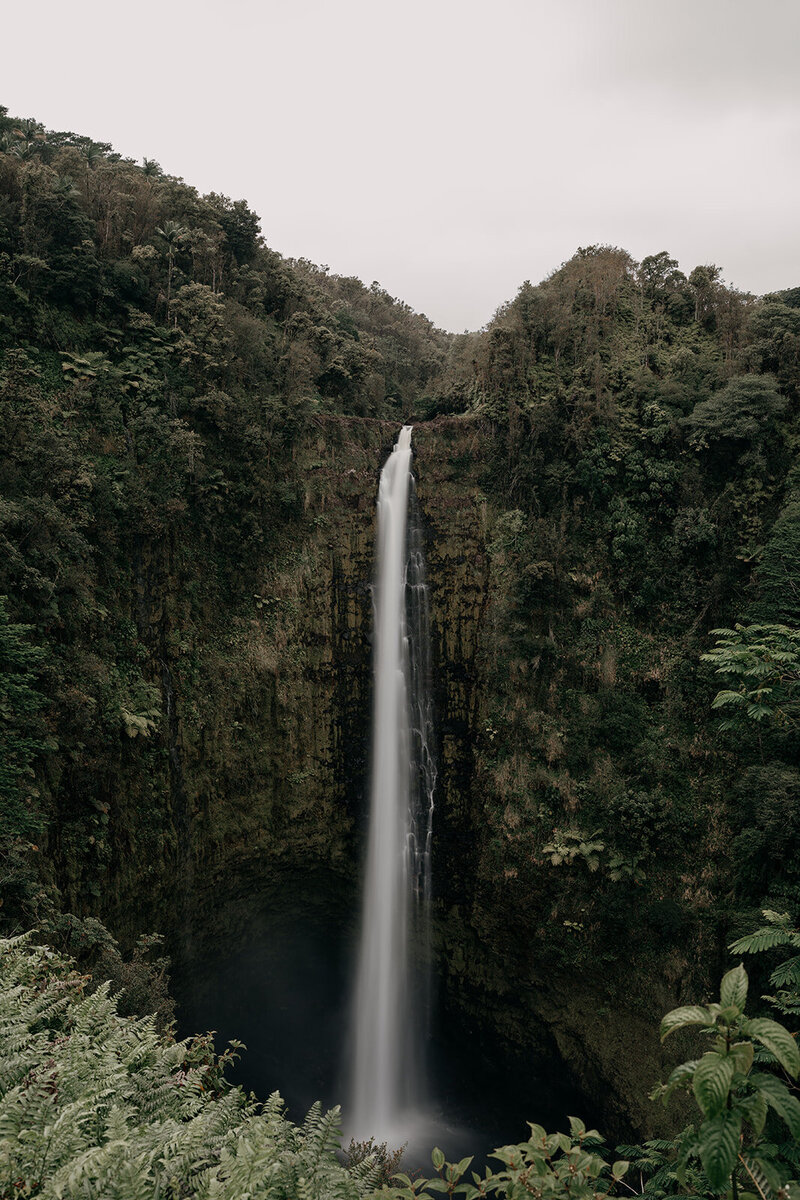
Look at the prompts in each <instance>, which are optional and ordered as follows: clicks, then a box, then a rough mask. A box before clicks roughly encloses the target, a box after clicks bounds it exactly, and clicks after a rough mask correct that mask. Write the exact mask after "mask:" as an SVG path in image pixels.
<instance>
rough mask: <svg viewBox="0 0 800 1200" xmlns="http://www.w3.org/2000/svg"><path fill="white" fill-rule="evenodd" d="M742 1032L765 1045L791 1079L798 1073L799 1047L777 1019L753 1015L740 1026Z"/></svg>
mask: <svg viewBox="0 0 800 1200" xmlns="http://www.w3.org/2000/svg"><path fill="white" fill-rule="evenodd" d="M742 1032H743V1033H746V1034H747V1035H748V1037H754V1038H755V1039H756V1041H757V1042H761V1045H762V1046H766V1048H767V1050H769V1052H770V1054H774V1055H775V1057H776V1058H777V1060H778V1062H779V1063H780V1064H781V1066H782V1067H783V1069H784V1070H785V1071H786V1072H787V1073H788V1074H789V1075H791V1077H792V1079H796V1078H797V1076H798V1075H800V1049H798V1046H797V1042H796V1041H795V1040H794V1038H793V1037H792V1035H791V1034H790V1033H789V1030H788V1029H785V1028H784V1027H783V1025H779V1024H778V1022H777V1021H770V1020H769V1019H768V1018H767V1017H755V1018H754V1019H753V1020H752V1021H748V1022H747V1023H746V1024H745V1025H744V1026H743V1027H742Z"/></svg>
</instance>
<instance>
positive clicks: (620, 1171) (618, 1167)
mask: <svg viewBox="0 0 800 1200" xmlns="http://www.w3.org/2000/svg"><path fill="white" fill-rule="evenodd" d="M630 1165H631V1164H630V1163H629V1162H627V1161H626V1160H625V1159H624V1158H621V1159H620V1160H619V1162H615V1163H614V1165H613V1167H612V1168H611V1177H612V1179H622V1176H623V1175H624V1174H625V1172H626V1171H627V1169H628V1167H629V1166H630Z"/></svg>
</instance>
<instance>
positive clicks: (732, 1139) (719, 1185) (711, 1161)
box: [699, 1112, 742, 1192]
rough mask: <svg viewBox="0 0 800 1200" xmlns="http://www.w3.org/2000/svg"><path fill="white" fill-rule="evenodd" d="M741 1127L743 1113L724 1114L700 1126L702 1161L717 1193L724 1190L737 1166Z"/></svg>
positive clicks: (709, 1180) (711, 1118)
mask: <svg viewBox="0 0 800 1200" xmlns="http://www.w3.org/2000/svg"><path fill="white" fill-rule="evenodd" d="M741 1125H742V1116H741V1113H729V1112H723V1113H720V1114H719V1115H718V1116H716V1117H710V1118H709V1119H708V1120H707V1121H704V1122H703V1124H702V1125H701V1126H700V1137H699V1149H700V1161H701V1163H702V1164H703V1170H704V1171H705V1173H706V1175H707V1176H708V1182H709V1183H710V1184H711V1186H712V1188H713V1189H714V1191H715V1192H721V1191H722V1190H723V1188H724V1187H725V1186H726V1184H727V1182H728V1179H729V1178H730V1175H731V1172H732V1171H733V1168H734V1167H735V1166H736V1158H737V1155H738V1153H739V1132H740V1130H741Z"/></svg>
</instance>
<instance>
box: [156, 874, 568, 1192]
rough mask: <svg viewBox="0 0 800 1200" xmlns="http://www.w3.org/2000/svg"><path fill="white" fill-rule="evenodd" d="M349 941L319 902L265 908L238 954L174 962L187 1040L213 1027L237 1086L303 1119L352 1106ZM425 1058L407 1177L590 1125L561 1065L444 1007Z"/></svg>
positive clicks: (244, 934)
mask: <svg viewBox="0 0 800 1200" xmlns="http://www.w3.org/2000/svg"><path fill="white" fill-rule="evenodd" d="M299 898H300V900H301V901H302V896H300V897H299ZM351 943H352V932H351V931H349V930H347V929H345V928H343V926H342V924H341V922H340V921H339V920H338V918H337V916H336V914H335V912H334V911H328V910H326V909H325V908H324V907H323V908H322V909H321V908H320V905H319V904H314V905H308V906H305V905H303V904H302V902H301V903H300V904H299V905H297V904H293V905H291V906H288V907H287V906H286V905H280V906H278V907H271V908H269V909H267V908H265V910H264V911H262V912H261V913H257V914H255V915H252V916H251V917H249V918H248V920H247V923H246V926H245V928H243V929H240V930H239V932H238V933H237V935H236V949H235V951H231V952H225V950H222V951H220V950H219V948H217V949H216V950H214V951H213V952H212V951H209V950H207V949H206V950H202V951H200V950H197V951H196V952H195V956H194V957H193V956H192V954H191V953H189V954H187V955H185V957H184V959H183V961H182V962H181V963H179V964H176V968H177V969H176V972H175V991H176V994H177V997H178V1002H179V1033H180V1035H181V1036H186V1035H188V1034H190V1033H195V1032H199V1031H205V1030H209V1029H213V1030H215V1031H216V1033H217V1037H216V1044H217V1048H218V1050H222V1049H223V1048H224V1047H225V1045H226V1043H227V1042H228V1040H230V1039H233V1038H236V1039H238V1040H240V1041H243V1042H244V1043H245V1045H246V1047H247V1049H246V1050H245V1051H243V1052H242V1057H241V1059H240V1061H239V1062H238V1063H237V1064H236V1066H235V1067H234V1068H232V1069H231V1070H230V1071H229V1077H230V1078H231V1079H232V1080H233V1081H234V1082H236V1083H240V1084H241V1085H242V1086H243V1087H245V1088H246V1089H247V1090H249V1091H252V1092H254V1093H255V1094H256V1095H257V1096H258V1097H259V1098H262V1099H263V1098H265V1097H266V1096H268V1095H269V1094H270V1093H271V1092H273V1091H279V1092H280V1093H281V1095H282V1097H283V1099H284V1100H285V1102H286V1104H287V1107H288V1113H289V1116H290V1117H291V1118H292V1119H293V1120H295V1121H297V1120H302V1118H303V1117H304V1116H305V1114H306V1112H307V1111H308V1109H309V1108H310V1107H311V1105H312V1104H313V1103H314V1101H316V1100H320V1101H321V1102H322V1104H323V1106H325V1107H326V1108H328V1107H332V1106H333V1105H334V1104H337V1103H341V1104H342V1106H343V1108H344V1107H345V1105H344V1095H345V1081H344V1071H343V1063H342V1057H343V1053H344V1047H345V1044H346V1030H347V1025H348V1003H349V987H350V963H351V960H352V944H351ZM428 1051H429V1052H428V1058H429V1076H430V1092H431V1096H432V1097H433V1099H432V1103H431V1108H430V1113H429V1114H428V1116H427V1117H426V1120H429V1125H430V1139H429V1141H428V1142H427V1144H426V1133H425V1122H423V1129H422V1132H421V1133H419V1132H418V1134H417V1136H416V1137H415V1139H414V1142H415V1144H414V1146H413V1147H411V1148H410V1150H409V1153H408V1154H407V1156H406V1158H405V1160H404V1165H405V1166H406V1168H407V1169H412V1168H422V1169H423V1170H424V1169H425V1168H426V1167H429V1166H430V1149H431V1148H432V1146H433V1145H434V1144H435V1143H436V1144H439V1145H441V1148H442V1149H443V1150H444V1151H445V1153H446V1154H447V1156H448V1157H449V1158H457V1157H461V1156H463V1155H465V1154H470V1153H474V1154H475V1155H476V1160H479V1161H481V1162H483V1161H485V1157H486V1155H487V1154H488V1153H489V1152H490V1151H491V1149H492V1148H494V1147H496V1146H500V1145H504V1144H507V1143H509V1142H515V1141H519V1140H521V1139H523V1138H525V1137H527V1135H528V1132H529V1131H528V1128H527V1125H526V1121H536V1122H538V1123H540V1124H542V1125H544V1126H545V1127H546V1128H548V1129H565V1128H566V1127H567V1120H566V1117H567V1114H568V1113H577V1114H580V1115H581V1116H583V1117H584V1118H585V1119H588V1109H587V1105H586V1102H585V1100H584V1099H583V1098H582V1097H581V1095H580V1094H579V1093H578V1092H577V1090H576V1089H575V1088H574V1087H573V1086H572V1085H571V1084H570V1081H569V1079H568V1078H567V1076H566V1073H565V1072H564V1071H563V1070H561V1069H560V1068H559V1064H558V1063H557V1062H554V1061H551V1062H549V1063H546V1064H543V1063H540V1064H535V1063H532V1062H522V1061H520V1060H519V1057H516V1058H515V1057H514V1056H513V1055H509V1054H508V1052H507V1051H506V1050H504V1049H503V1047H501V1045H500V1044H499V1043H498V1042H497V1040H496V1039H494V1038H493V1037H492V1036H491V1034H490V1033H489V1032H487V1031H486V1030H482V1029H480V1028H479V1027H477V1026H476V1025H475V1024H471V1023H470V1022H469V1021H467V1020H465V1019H464V1017H463V1016H462V1015H460V1013H459V1011H458V1010H452V1009H451V1010H446V1009H445V1008H444V1007H443V1006H442V1004H441V1002H440V1004H439V1011H438V1016H437V1017H436V1019H435V1020H434V1027H433V1032H432V1037H431V1042H430V1046H429V1048H428ZM345 1123H346V1111H345Z"/></svg>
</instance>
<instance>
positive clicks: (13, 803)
mask: <svg viewBox="0 0 800 1200" xmlns="http://www.w3.org/2000/svg"><path fill="white" fill-rule="evenodd" d="M32 628H33V627H32V626H31V625H17V624H13V623H12V622H11V621H10V620H9V617H8V610H7V608H6V597H4V596H0V813H1V814H2V827H3V831H4V833H5V834H6V835H7V836H10V837H11V838H20V837H22V838H25V837H27V838H30V837H33V836H34V835H35V834H36V833H37V832H38V830H39V821H38V819H37V817H36V816H35V814H34V811H33V810H32V809H31V808H30V806H29V803H28V801H29V799H30V791H31V784H30V780H31V779H32V777H33V771H32V764H33V763H34V762H35V760H36V758H37V756H38V755H39V754H41V753H42V752H43V751H45V750H46V749H47V743H46V741H45V740H44V729H43V727H42V724H41V721H40V719H39V717H38V714H39V712H40V710H41V709H42V708H43V707H44V706H45V704H46V703H47V701H46V698H45V697H44V696H43V695H42V693H41V692H40V691H39V690H38V688H37V687H36V682H37V675H38V673H39V671H40V669H41V666H42V662H43V660H44V655H45V652H44V650H43V649H42V648H41V647H40V646H33V645H31V642H30V633H31V631H32Z"/></svg>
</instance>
